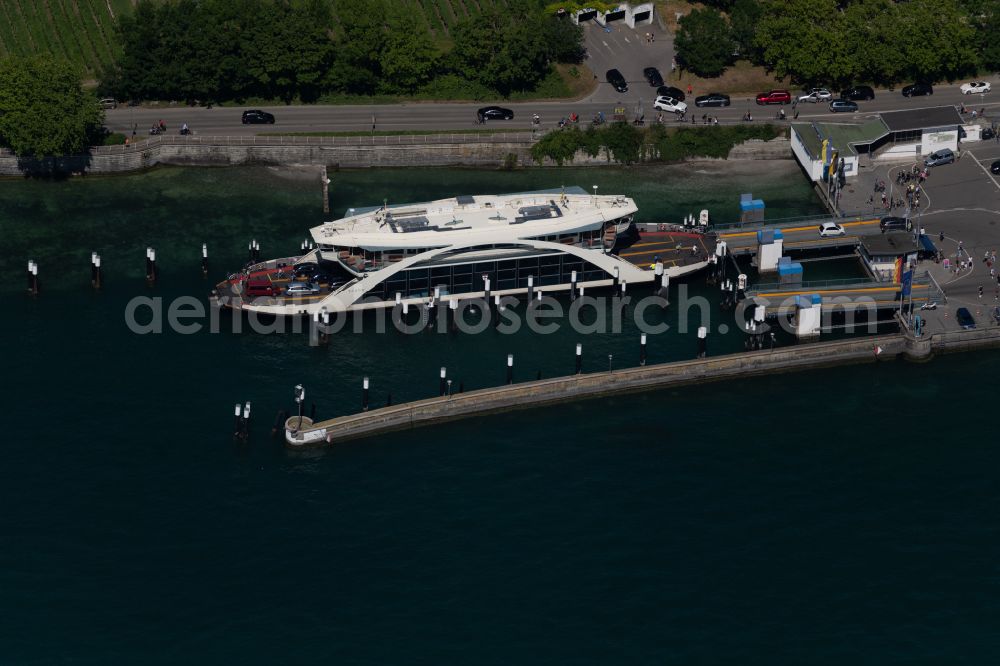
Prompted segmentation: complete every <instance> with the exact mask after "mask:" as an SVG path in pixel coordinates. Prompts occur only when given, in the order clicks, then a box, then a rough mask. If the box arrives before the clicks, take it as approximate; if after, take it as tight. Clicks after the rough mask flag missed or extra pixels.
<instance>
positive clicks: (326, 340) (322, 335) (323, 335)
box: [319, 305, 330, 345]
mask: <svg viewBox="0 0 1000 666" xmlns="http://www.w3.org/2000/svg"><path fill="white" fill-rule="evenodd" d="M320 314H321V317H322V319H323V327H322V328H320V329H319V331H320V332H319V339H320V342H322V343H323V344H325V345H326V344H330V313H329V312H328V311H327V309H326V306H325V305H324V306H323V307H322V308H320Z"/></svg>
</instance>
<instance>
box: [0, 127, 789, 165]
mask: <svg viewBox="0 0 1000 666" xmlns="http://www.w3.org/2000/svg"><path fill="white" fill-rule="evenodd" d="M535 139H536V136H535V135H532V134H531V133H529V132H505V133H498V134H492V135H480V134H433V135H410V136H407V135H400V136H376V137H359V136H355V137H263V136H245V137H200V136H199V137H182V136H164V137H150V138H149V139H147V140H144V141H140V142H138V143H136V144H133V145H130V146H101V147H95V148H93V149H92V150H91V153H90V154H88V155H73V156H67V157H61V158H56V159H53V160H47V161H40V160H23V161H22V160H19V159H18V158H17V157H16V156H14V155H13V154H11V153H10V152H8V151H4V150H0V176H21V175H24V174H25V173H26V172H35V173H39V172H57V173H63V174H67V173H68V174H83V173H92V174H111V173H124V172H130V171H139V170H142V169H148V168H150V167H153V166H156V165H158V164H168V165H182V166H235V165H244V164H251V165H276V166H299V165H316V166H327V167H343V168H367V167H412V166H416V167H435V166H456V165H459V166H475V167H491V168H499V167H503V166H511V165H512V162H513V164H514V165H517V166H535V165H536V164H537V163H536V162H535V161H534V160H533V159H532V157H531V146H532V144H533V143H534V141H535ZM790 156H791V153H790V149H789V145H788V140H787V139H782V138H778V139H774V140H772V141H748V142H745V143H743V144H741V145H738V146H735V147H734V148H733V149H732V151H731V152H730V159H789V158H790ZM609 163H611V161H610V160H609V159H608V155H607V153H606V151H604V150H602V151H601V152H600V153H599V154H598V155H596V156H591V155H588V154H587V153H586V152H584V151H582V150H581V151H578V152H577V154H576V156H575V157H574V158H573V160H572V162H571V164H572V165H574V166H600V165H607V164H609ZM554 165H555V163H554V162H552V161H550V160H546V161H545V162H544V163H543V164H542V166H554Z"/></svg>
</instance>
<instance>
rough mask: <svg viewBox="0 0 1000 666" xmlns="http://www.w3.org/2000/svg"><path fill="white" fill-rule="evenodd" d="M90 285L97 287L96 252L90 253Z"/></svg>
mask: <svg viewBox="0 0 1000 666" xmlns="http://www.w3.org/2000/svg"><path fill="white" fill-rule="evenodd" d="M90 286H91V287H94V288H95V289H96V288H97V253H96V252H91V253H90Z"/></svg>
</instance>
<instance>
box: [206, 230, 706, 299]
mask: <svg viewBox="0 0 1000 666" xmlns="http://www.w3.org/2000/svg"><path fill="white" fill-rule="evenodd" d="M646 226H647V228H648V227H652V230H638V229H637V230H635V231H633V232H631V233H630V234H628V235H623V236H621V237H619V240H618V242H617V243H616V245H615V247H614V248H613V249H612V251H611V252H610V253H605V252H604V251H601V250H586V251H575V252H572V251H569V250H568V248H566V246H564V245H560V244H557V243H536V244H535V245H537V246H539V247H537V248H534V249H532V248H524V249H521V250H519V253H517V254H515V256H512V257H510V258H503V259H494V260H489V261H475V262H464V263H453V264H448V263H447V262H444V261H441V262H439V263H436V264H435V263H430V264H428V265H427V267H426V268H423V267H414V268H409V269H408V270H405V271H404V270H401V271H397V272H396V273H395V274H394V275H391V276H389V277H388V278H386V279H384V280H378V279H377V276H378V271H376V272H373V273H369V274H365V273H362V274H361V276H360V277H356V278H355V277H353V276H348V277H350V278H351V279H350V281H348V282H347V284H344V283H343V282H340V283H339V284H338V283H337V281H336V280H331V281H328V282H320V283H318V284H315V287H314V288H315V289H316V290H315V291H308V289H310V288H308V287H307V286H306V284H307V281H308V279H309V278H308V277H304V278H296V277H295V274H296V270H295V266H296V265H303V264H305V263H307V262H313V261H316V260H317V258H319V257H320V253H319V252H318V251H313V252H310V253H307V254H305V255H302V256H298V257H285V258H281V259H273V260H269V261H264V262H259V263H256V264H253V265H250V266H248V267H247V268H245V269H244V270H243V271H242V272H240V273H239V274H236V275H232V276H230V277H229V279H227V280H226V281H224V282H222V283H220V284H219V285H217V287H216V291H215V294H214V295H215V296H216V297H217V298H218V302H219V304H220V305H222V306H225V307H230V308H233V309H237V310H240V309H245V310H252V311H260V312H268V313H271V314H276V315H295V314H309V313H312V312H318V311H319V310H320V309H322V308H326V309H327V310H328V311H341V310H366V309H377V308H386V307H392V306H394V305H396V304H397V302H398V303H401V304H403V303H405V304H408V305H415V304H426V303H427V302H428V301H430V300H433V299H438V300H441V301H450V300H465V299H477V298H484V297H486V296H489V297H494V296H500V297H503V296H523V295H526V294H528V293H550V294H556V293H566V292H568V291H569V290H570V289H573V288H577V289H579V288H582V289H584V290H585V291H586V290H589V289H595V288H607V287H611V286H614V285H616V284H621V283H625V284H626V285H638V284H644V283H651V282H654V281H656V280H657V279H658V275H659V274H658V273H657V271H656V266H657V264H658V263H659V265H660V266H661V270H662V272H663V273H664V274H665V275H667V276H669V277H670V278H675V277H680V276H683V275H687V274H689V273H692V272H695V271H698V270H699V269H701V268H703V267H704V266H706V265H708V263H709V261H710V259H711V258H712V257H713V254H714V252H715V237H714V236H713V235H710V234H704V233H699V232H698V231H695V230H690V229H687V228H683V227H675V226H670V225H646ZM401 263H402V262H401ZM331 268H333V269H336V268H337V267H336V266H325V265H323V269H322V270H321V272H322V273H324V274H326V273H332V272H333V271H332V270H329V269H331ZM341 274H343V273H341ZM616 274H617V275H616ZM251 285H252V286H251ZM346 292H350V293H351V295H352V296H353V297H352V298H350V299H345V298H342V297H341V298H338V297H339V296H342V295H343V294H345V293H346ZM345 301H346V302H345Z"/></svg>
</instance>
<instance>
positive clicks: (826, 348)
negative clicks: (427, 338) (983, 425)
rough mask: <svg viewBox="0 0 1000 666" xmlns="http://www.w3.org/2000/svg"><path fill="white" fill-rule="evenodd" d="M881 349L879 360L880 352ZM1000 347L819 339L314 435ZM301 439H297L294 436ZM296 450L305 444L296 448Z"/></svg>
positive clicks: (891, 338) (569, 381) (956, 335)
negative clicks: (610, 395) (779, 373)
mask: <svg viewBox="0 0 1000 666" xmlns="http://www.w3.org/2000/svg"><path fill="white" fill-rule="evenodd" d="M876 347H880V348H881V356H879V357H878V358H876V354H875V348H876ZM990 347H1000V327H993V328H980V329H975V330H971V331H954V332H949V333H940V334H936V335H934V336H931V337H926V338H913V337H911V336H908V335H904V334H896V335H882V336H872V337H863V338H858V339H853V340H841V341H836V342H818V343H810V344H804V345H799V346H795V347H787V348H783V349H778V350H773V351H758V352H747V353H738V354H728V355H725V356H718V357H709V358H704V359H697V360H692V361H681V362H677V363H664V364H659V365H651V366H644V367H637V368H628V369H623V370H618V371H615V372H613V373H608V372H599V373H592V374H587V375H573V376H568V377H559V378H555V379H546V380H541V381H534V382H524V383H521V384H513V385H509V386H500V387H495V388H489V389H481V390H478V391H470V392H468V393H460V394H457V395H452V396H450V397H442V398H428V399H426V400H420V401H416V402H410V403H404V404H400V405H393V406H391V407H384V408H381V409H375V410H372V411H369V412H361V413H358V414H352V415H349V416H342V417H338V418H334V419H329V420H327V421H322V422H320V423H317V424H315V425H313V426H312V427H310V428H308V429H307V430H309V431H311V432H313V433H315V434H319V435H322V437H321V438H320V439H319V442H320V443H324V442H325V443H336V442H339V441H343V440H346V439H352V438H357V437H365V436H370V435H374V434H377V433H380V432H388V431H391V430H400V429H405V428H413V427H418V426H421V425H429V424H432V423H439V422H443V421H450V420H454V419H459V418H464V417H468V416H476V415H482V414H487V413H490V412H500V411H508V410H513V409H519V408H531V407H537V406H540V405H545V404H551V403H557V402H568V401H572V400H579V399H585V398H594V397H600V396H603V395H609V394H621V393H628V392H635V391H646V390H654V389H661V388H667V387H670V386H678V385H683V384H692V383H703V382H709V381H720V380H723V379H728V378H732V377H748V376H753V375H762V374H768V373H776V372H794V371H797V370H805V369H809V368H818V367H823V366H833V365H845V364H850V363H866V362H875V361H877V360H879V359H881V360H891V359H895V358H905V359H907V360H911V361H926V360H929V359H930V358H931V357H932V356H933V355H934V354H937V353H951V352H962V351H973V350H978V349H984V348H990ZM292 439H293V441H294V437H293V438H292ZM289 446H290V447H291V448H298V446H301V445H296V444H293V443H290V444H289Z"/></svg>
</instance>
